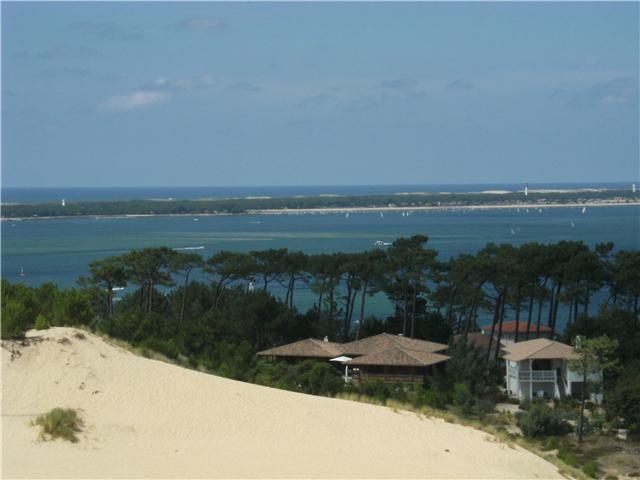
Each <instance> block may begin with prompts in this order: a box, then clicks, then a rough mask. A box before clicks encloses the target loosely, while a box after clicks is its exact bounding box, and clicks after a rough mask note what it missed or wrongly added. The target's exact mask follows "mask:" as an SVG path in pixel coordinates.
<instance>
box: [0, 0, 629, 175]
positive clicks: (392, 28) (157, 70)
mask: <svg viewBox="0 0 640 480" xmlns="http://www.w3.org/2000/svg"><path fill="white" fill-rule="evenodd" d="M1 9H2V184H3V186H164V185H180V186H190V185H194V186H196V185H197V186H205V185H226V186H234V185H248V186H250V185H345V184H346V185H349V184H438V183H503V182H505V183H506V182H531V183H533V182H568V181H571V182H592V181H593V182H595V181H629V182H631V181H632V180H633V181H637V180H638V178H640V174H639V169H640V166H639V158H640V154H639V134H638V131H639V120H638V117H639V112H638V110H639V107H638V77H639V65H638V62H639V39H638V35H639V34H638V29H639V27H638V25H639V4H638V3H637V2H626V3H612V2H603V3H596V2H590V3H428V2H427V3H260V2H257V3H255V2H254V3H205V2H202V3H186V4H183V3H126V2H125V3H85V2H73V3H67V2H64V3H17V2H16V3H12V2H2V4H1Z"/></svg>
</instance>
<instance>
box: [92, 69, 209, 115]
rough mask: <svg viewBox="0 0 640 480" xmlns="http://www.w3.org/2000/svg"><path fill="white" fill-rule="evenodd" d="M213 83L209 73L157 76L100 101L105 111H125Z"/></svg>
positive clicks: (146, 105) (155, 103)
mask: <svg viewBox="0 0 640 480" xmlns="http://www.w3.org/2000/svg"><path fill="white" fill-rule="evenodd" d="M213 84H214V80H213V78H211V77H210V76H209V75H201V76H200V77H195V78H167V77H162V76H161V77H157V78H156V79H155V80H153V81H151V82H147V83H145V84H144V85H141V86H139V87H138V88H137V89H136V90H135V91H133V92H129V93H117V94H115V95H112V96H111V97H109V98H107V99H106V100H104V101H103V102H102V103H100V105H99V108H100V110H102V111H105V112H127V111H134V110H139V109H142V108H147V107H151V106H153V105H158V104H161V103H165V102H167V101H169V100H171V99H172V98H174V96H176V95H178V94H180V92H184V91H188V90H195V89H201V88H206V87H209V86H212V85H213Z"/></svg>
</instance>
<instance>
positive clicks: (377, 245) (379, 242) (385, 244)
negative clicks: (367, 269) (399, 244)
mask: <svg viewBox="0 0 640 480" xmlns="http://www.w3.org/2000/svg"><path fill="white" fill-rule="evenodd" d="M373 244H374V245H375V246H376V247H387V246H389V245H391V242H383V241H382V240H376V241H375V242H373Z"/></svg>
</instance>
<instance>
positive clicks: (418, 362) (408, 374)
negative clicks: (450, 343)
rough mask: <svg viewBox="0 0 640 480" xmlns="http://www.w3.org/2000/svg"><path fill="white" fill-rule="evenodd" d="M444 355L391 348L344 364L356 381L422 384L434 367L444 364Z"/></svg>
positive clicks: (397, 347)
mask: <svg viewBox="0 0 640 480" xmlns="http://www.w3.org/2000/svg"><path fill="white" fill-rule="evenodd" d="M448 359H449V357H448V356H447V355H442V354H439V353H433V352H425V351H421V350H412V349H409V348H403V347H401V346H399V345H398V346H394V347H391V348H389V349H387V350H383V351H381V352H373V353H369V354H367V355H363V356H361V357H357V358H354V359H353V360H349V361H347V362H345V365H347V366H348V367H351V368H352V377H353V379H354V380H356V381H363V380H382V381H383V382H409V383H422V382H424V380H425V378H426V377H427V376H428V375H429V374H431V373H433V370H434V366H435V365H437V364H439V363H442V362H446V361H447V360H448Z"/></svg>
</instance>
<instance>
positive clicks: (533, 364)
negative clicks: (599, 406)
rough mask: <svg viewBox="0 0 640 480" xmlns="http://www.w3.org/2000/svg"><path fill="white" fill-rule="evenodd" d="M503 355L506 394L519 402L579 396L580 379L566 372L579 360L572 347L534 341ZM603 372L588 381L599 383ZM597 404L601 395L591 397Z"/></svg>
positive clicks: (509, 348) (581, 383) (545, 341)
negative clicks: (573, 362) (572, 363)
mask: <svg viewBox="0 0 640 480" xmlns="http://www.w3.org/2000/svg"><path fill="white" fill-rule="evenodd" d="M504 350H505V351H506V354H505V355H504V359H505V364H506V371H507V375H506V377H505V380H506V384H507V394H508V395H509V396H511V397H517V398H519V399H520V400H525V399H530V398H535V397H546V398H560V397H565V396H579V395H581V393H582V388H583V377H582V375H581V374H579V373H577V372H574V371H572V370H571V369H570V368H569V361H570V360H575V359H578V358H580V356H579V355H578V354H577V353H576V352H575V351H574V349H573V347H571V346H569V345H565V344H564V343H560V342H554V341H553V340H549V339H547V338H537V339H535V340H529V341H526V342H518V343H512V344H510V345H507V346H506V347H505V348H504ZM601 378H602V372H600V373H598V374H592V375H590V376H589V377H588V378H587V380H588V381H598V380H600V379H601ZM590 398H591V400H592V401H595V402H597V403H600V401H601V395H594V394H592V395H590Z"/></svg>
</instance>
